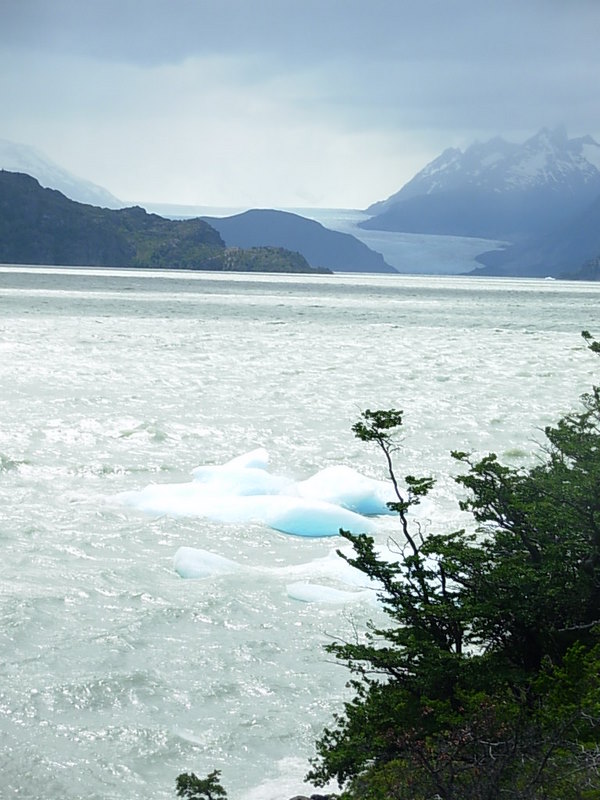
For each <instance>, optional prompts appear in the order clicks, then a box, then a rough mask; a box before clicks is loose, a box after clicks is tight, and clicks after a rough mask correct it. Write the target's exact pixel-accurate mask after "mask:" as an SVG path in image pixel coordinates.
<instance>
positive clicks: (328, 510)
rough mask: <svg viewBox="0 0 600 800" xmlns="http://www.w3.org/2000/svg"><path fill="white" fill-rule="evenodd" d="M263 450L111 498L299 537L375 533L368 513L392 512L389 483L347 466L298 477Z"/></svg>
mask: <svg viewBox="0 0 600 800" xmlns="http://www.w3.org/2000/svg"><path fill="white" fill-rule="evenodd" d="M268 462H269V455H268V453H267V451H266V450H265V449H264V448H258V449H256V450H252V451H251V452H250V453H245V454H243V455H241V456H237V457H236V458H234V459H231V460H230V461H228V462H226V463H225V464H221V465H208V466H200V467H196V469H194V470H193V472H192V477H193V480H191V481H189V482H188V483H171V484H149V485H148V486H146V487H144V488H143V489H139V490H136V491H130V492H122V493H120V494H118V495H115V496H114V497H113V498H112V500H113V501H115V502H117V503H119V504H121V505H125V506H129V507H131V508H135V509H138V510H140V511H144V512H146V513H148V514H155V515H163V514H168V515H170V516H185V517H189V516H193V517H204V518H206V519H211V520H213V521H217V522H224V523H232V524H240V523H241V524H243V523H246V522H259V523H262V524H264V525H268V526H269V527H271V528H273V529H275V530H277V531H281V532H282V533H288V534H292V535H295V536H308V537H321V536H337V535H338V534H339V531H340V528H343V529H344V530H349V531H351V532H352V533H373V532H374V531H375V530H376V525H375V523H374V522H373V521H372V520H371V519H368V518H367V517H371V516H375V515H383V514H388V513H389V510H388V508H387V505H386V503H387V502H388V501H389V500H391V499H392V498H393V492H392V487H391V484H390V483H389V482H386V481H377V480H373V479H372V478H368V477H366V476H364V475H361V474H360V473H359V472H356V471H355V470H353V469H351V468H350V467H345V466H334V467H328V468H327V469H324V470H321V471H320V472H317V473H316V474H315V475H313V476H312V477H309V478H307V479H306V480H302V481H294V480H292V479H290V478H286V477H283V476H280V475H273V474H272V473H270V472H268V471H267V466H268Z"/></svg>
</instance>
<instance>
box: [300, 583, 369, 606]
mask: <svg viewBox="0 0 600 800" xmlns="http://www.w3.org/2000/svg"><path fill="white" fill-rule="evenodd" d="M285 588H286V591H287V594H288V597H291V598H292V600H299V601H301V602H302V603H327V604H329V605H342V604H345V603H356V602H361V601H362V602H364V601H365V600H366V601H368V602H369V603H375V602H377V594H376V592H373V591H372V590H371V589H363V590H362V591H360V592H349V591H347V590H344V589H335V588H333V587H332V586H322V585H321V584H318V583H307V582H305V581H297V582H296V583H289V584H288V585H287V586H286V587H285Z"/></svg>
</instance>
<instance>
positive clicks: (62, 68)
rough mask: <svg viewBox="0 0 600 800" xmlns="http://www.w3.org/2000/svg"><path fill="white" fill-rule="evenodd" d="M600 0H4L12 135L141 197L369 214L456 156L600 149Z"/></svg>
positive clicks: (1, 100) (131, 197)
mask: <svg viewBox="0 0 600 800" xmlns="http://www.w3.org/2000/svg"><path fill="white" fill-rule="evenodd" d="M599 42H600V0H295V1H292V0H0V108H1V119H2V126H1V127H0V138H5V139H10V140H13V141H16V142H20V143H23V144H28V145H33V146H34V147H37V148H39V149H41V150H42V151H44V153H45V154H47V155H48V156H49V157H50V158H52V159H53V160H55V161H57V162H58V163H59V164H60V165H61V166H64V167H65V168H67V169H69V170H71V171H72V172H74V173H76V174H77V175H80V176H81V177H84V178H88V179H89V180H92V181H94V182H95V183H99V184H100V185H102V186H104V187H105V188H107V189H109V190H110V191H111V192H112V193H113V194H115V195H117V196H118V197H120V198H121V199H123V200H126V201H135V200H138V201H154V202H165V203H183V204H198V205H215V206H216V205H223V206H235V207H240V206H257V207H266V206H277V207H282V206H283V207H285V206H287V207H294V206H325V207H327V206H334V207H348V208H363V207H365V206H367V205H369V204H370V203H372V202H374V201H376V200H380V199H383V198H385V197H387V196H388V195H390V194H392V193H393V192H395V191H397V190H398V189H399V188H400V187H401V186H402V185H403V184H404V183H405V182H406V181H407V180H409V179H410V178H411V177H412V176H413V175H414V174H415V173H416V172H417V171H418V170H419V169H421V168H422V167H423V166H425V164H426V163H427V162H428V161H430V160H431V159H432V158H434V157H435V156H437V155H438V154H439V153H440V152H441V151H442V150H443V149H445V148H446V147H448V146H460V147H464V146H466V145H468V144H470V143H472V142H473V141H474V140H477V139H479V140H484V139H487V138H491V137H492V136H495V135H498V134H500V135H503V136H505V138H507V139H510V140H512V141H523V140H524V139H525V138H527V137H528V136H529V135H532V134H534V133H535V132H536V131H537V130H538V129H539V128H541V127H543V126H549V127H554V126H556V125H559V124H564V125H566V127H567V129H568V132H569V135H570V136H579V135H583V134H586V133H589V134H592V135H593V136H594V138H596V139H598V140H600V46H599V44H598V43H599Z"/></svg>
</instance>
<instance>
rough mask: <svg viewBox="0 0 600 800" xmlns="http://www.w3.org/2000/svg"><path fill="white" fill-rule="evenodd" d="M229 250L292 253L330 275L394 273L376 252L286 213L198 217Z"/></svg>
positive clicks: (259, 211) (349, 238) (345, 236)
mask: <svg viewBox="0 0 600 800" xmlns="http://www.w3.org/2000/svg"><path fill="white" fill-rule="evenodd" d="M202 219H204V220H205V221H206V222H208V223H210V225H212V227H213V228H215V229H216V230H218V231H219V233H220V234H221V236H222V237H223V239H224V240H225V243H226V244H227V245H228V246H229V247H234V246H235V247H258V246H264V245H270V246H274V247H285V248H287V249H289V250H296V251H298V252H299V253H302V255H303V256H304V257H305V258H306V260H307V261H308V263H309V264H311V265H312V266H313V267H326V268H328V269H331V270H333V271H334V272H396V271H397V270H395V269H394V267H392V266H390V265H389V264H388V263H387V262H386V261H385V260H384V258H383V256H382V255H381V254H380V253H376V252H375V251H374V250H371V249H370V248H368V247H367V245H366V244H363V243H362V242H360V241H358V239H356V238H355V237H354V236H351V235H350V234H347V233H339V232H337V231H332V230H329V229H328V228H325V227H323V225H321V224H320V223H319V222H315V221H314V220H310V219H306V218H305V217H301V216H299V215H298V214H292V213H290V212H287V211H273V210H269V209H253V210H251V211H246V212H244V213H243V214H235V215H233V216H231V217H202Z"/></svg>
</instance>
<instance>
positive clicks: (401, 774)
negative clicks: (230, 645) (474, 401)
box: [307, 333, 600, 800]
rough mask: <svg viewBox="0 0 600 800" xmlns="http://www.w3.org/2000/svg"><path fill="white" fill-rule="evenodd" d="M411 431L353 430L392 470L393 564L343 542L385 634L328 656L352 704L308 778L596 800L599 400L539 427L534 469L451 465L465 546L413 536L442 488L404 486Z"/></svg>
mask: <svg viewBox="0 0 600 800" xmlns="http://www.w3.org/2000/svg"><path fill="white" fill-rule="evenodd" d="M584 336H585V338H586V339H587V342H588V346H589V347H590V349H591V350H594V351H596V352H598V351H599V350H600V346H599V345H598V344H597V343H596V342H594V340H592V339H591V337H590V336H589V334H587V333H584ZM401 424H402V413H401V412H399V411H395V410H392V411H366V412H365V413H364V414H363V415H362V419H361V420H360V422H358V423H357V424H356V425H355V426H354V432H355V434H356V436H358V438H360V439H361V440H363V441H365V442H371V443H374V444H376V445H377V446H378V447H379V448H380V449H381V451H382V453H383V455H384V458H385V459H386V462H387V466H388V470H389V473H390V477H391V480H392V483H393V486H394V488H395V492H396V496H397V499H396V501H395V502H394V503H393V504H391V507H392V508H393V509H394V510H395V511H396V512H397V514H398V517H399V522H400V533H401V539H400V537H399V539H400V542H399V544H398V545H397V547H396V549H397V560H394V561H392V562H389V561H383V560H382V559H381V558H379V557H378V556H377V554H376V552H375V549H374V541H373V539H372V538H370V537H368V536H364V535H361V536H354V535H352V534H349V533H345V532H344V533H343V534H342V535H343V536H344V537H345V538H347V539H348V540H349V541H350V542H352V544H353V546H354V552H355V555H354V556H353V557H352V558H348V559H347V560H348V561H349V562H350V563H351V564H352V565H354V566H355V567H357V568H358V569H360V570H362V571H363V572H365V573H366V574H367V575H368V576H369V577H370V578H373V579H376V580H378V581H379V582H380V585H381V587H382V588H381V594H380V597H381V602H382V604H383V607H384V610H385V611H386V612H387V615H388V617H389V619H390V621H391V624H390V625H389V626H388V627H378V626H376V625H374V624H371V625H370V626H369V627H368V629H367V631H366V632H365V636H364V638H363V640H362V641H354V642H334V643H332V644H330V645H329V646H328V648H327V649H328V650H329V652H330V653H333V654H334V655H335V656H336V657H337V658H338V659H340V660H341V661H342V662H344V663H345V664H346V665H347V666H348V668H349V669H350V671H351V680H350V686H351V688H352V689H353V690H354V697H353V699H352V700H350V701H349V702H347V703H346V704H345V706H344V709H343V711H342V712H341V713H339V714H338V715H336V716H335V717H334V723H333V725H332V726H331V727H329V728H326V729H325V731H324V732H323V734H322V736H321V738H320V739H319V741H318V742H317V757H316V758H315V759H314V760H313V762H312V769H311V771H310V772H309V774H308V776H307V779H308V780H309V781H311V782H312V783H314V784H315V785H317V786H322V785H324V784H325V783H326V782H327V781H328V780H330V779H332V778H335V779H337V781H338V783H339V784H340V786H341V787H343V789H344V796H345V797H347V798H361V800H371V799H372V800H381V799H382V798H395V799H397V800H425V799H426V798H427V800H431V799H432V798H441V799H442V800H459V799H460V800H469V798H474V799H476V800H493V799H494V798H499V797H507V798H520V799H521V800H538V799H539V800H541V799H542V798H556V799H557V800H558V799H559V798H560V800H571V799H572V800H583V798H588V800H591V798H600V779H599V772H598V765H599V764H600V645H599V640H600V637H599V627H600V390H598V389H597V388H593V389H592V390H591V392H590V393H589V394H587V395H584V397H583V398H582V408H581V409H580V410H579V411H577V412H575V413H572V414H569V415H567V416H565V417H564V418H562V419H561V420H560V421H559V422H558V424H557V425H556V426H555V427H549V428H547V429H546V431H545V434H546V438H547V444H546V447H545V450H544V458H543V460H542V461H541V462H540V463H539V464H538V465H537V466H535V467H533V468H531V469H512V468H510V467H506V466H504V465H502V464H500V462H499V461H498V459H497V457H496V456H495V455H494V454H490V455H488V456H486V457H485V458H483V459H481V460H478V461H474V460H472V459H471V458H470V457H469V455H468V454H466V453H461V452H456V453H454V456H455V458H456V459H457V460H458V461H459V462H461V463H463V464H464V465H466V468H467V471H466V474H464V475H463V476H461V477H460V478H458V482H459V483H460V484H461V485H462V486H463V487H465V489H466V490H467V499H466V500H464V501H463V503H462V506H463V508H464V509H466V510H468V511H470V512H471V513H472V514H473V516H474V518H475V520H476V522H477V529H476V531H475V532H473V533H467V532H465V531H464V530H463V531H457V532H453V533H449V534H435V535H429V536H427V537H425V536H424V535H422V532H421V530H420V529H419V528H418V527H415V526H414V525H411V522H410V516H409V513H408V512H409V510H410V508H411V507H412V506H413V505H414V504H416V503H418V502H419V499H420V497H421V496H423V495H424V494H426V493H427V492H428V491H429V489H430V488H431V486H432V481H431V480H430V479H429V478H415V477H414V476H410V475H409V476H406V477H405V478H404V480H403V481H400V480H399V479H398V477H397V475H396V473H395V467H394V463H393V461H394V456H395V453H396V450H397V447H396V444H395V441H396V438H395V437H396V434H397V432H398V430H399V428H400V426H401Z"/></svg>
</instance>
